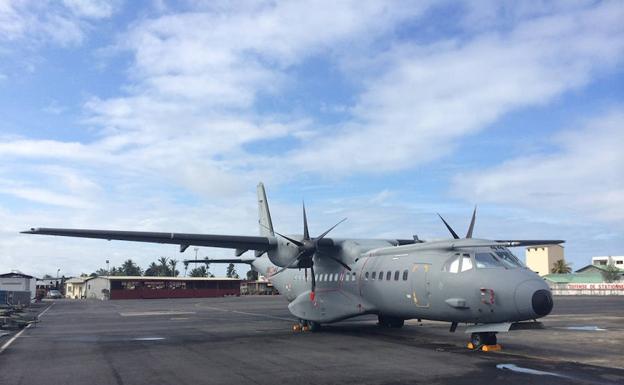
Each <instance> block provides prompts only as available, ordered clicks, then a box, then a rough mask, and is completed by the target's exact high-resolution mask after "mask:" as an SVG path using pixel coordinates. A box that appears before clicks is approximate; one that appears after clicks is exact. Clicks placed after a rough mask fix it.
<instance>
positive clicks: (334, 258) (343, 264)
mask: <svg viewBox="0 0 624 385" xmlns="http://www.w3.org/2000/svg"><path fill="white" fill-rule="evenodd" d="M323 255H324V256H326V257H328V258H329V259H331V260H333V261H335V262H337V263H339V264H341V265H342V266H343V267H344V268H345V269H347V270H349V271H351V268H350V267H349V265H347V264H346V263H344V262H342V261H341V260H340V259H338V258H336V257H332V256H331V255H327V254H323Z"/></svg>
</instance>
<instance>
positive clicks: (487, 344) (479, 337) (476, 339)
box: [468, 332, 501, 352]
mask: <svg viewBox="0 0 624 385" xmlns="http://www.w3.org/2000/svg"><path fill="white" fill-rule="evenodd" d="M468 349H471V350H482V351H484V352H489V351H496V350H501V346H500V345H499V344H497V343H496V333H494V332H485V333H472V334H471V335H470V342H469V343H468Z"/></svg>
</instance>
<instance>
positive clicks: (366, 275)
mask: <svg viewBox="0 0 624 385" xmlns="http://www.w3.org/2000/svg"><path fill="white" fill-rule="evenodd" d="M364 279H366V280H368V271H367V272H366V274H364Z"/></svg>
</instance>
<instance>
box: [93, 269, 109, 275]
mask: <svg viewBox="0 0 624 385" xmlns="http://www.w3.org/2000/svg"><path fill="white" fill-rule="evenodd" d="M94 274H95V275H99V276H106V275H108V270H106V269H103V268H99V269H97V270H96V271H95V273H94Z"/></svg>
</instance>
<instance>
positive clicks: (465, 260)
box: [461, 254, 472, 272]
mask: <svg viewBox="0 0 624 385" xmlns="http://www.w3.org/2000/svg"><path fill="white" fill-rule="evenodd" d="M470 269H472V259H470V255H468V254H464V255H463V256H462V264H461V271H462V272H464V271H468V270H470Z"/></svg>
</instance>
